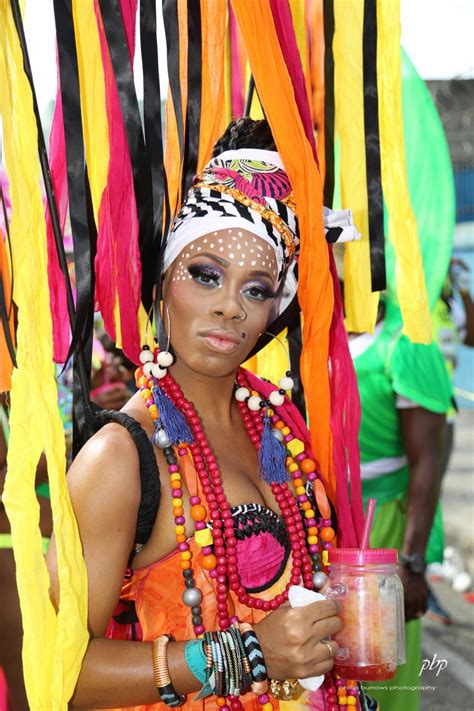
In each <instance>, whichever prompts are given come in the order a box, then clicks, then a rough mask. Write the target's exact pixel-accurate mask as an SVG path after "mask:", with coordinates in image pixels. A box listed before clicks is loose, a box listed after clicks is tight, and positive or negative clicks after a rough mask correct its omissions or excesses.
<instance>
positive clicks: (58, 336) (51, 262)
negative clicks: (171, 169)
mask: <svg viewBox="0 0 474 711" xmlns="http://www.w3.org/2000/svg"><path fill="white" fill-rule="evenodd" d="M49 160H50V169H51V178H52V181H53V187H54V194H55V196H56V204H57V207H58V212H59V221H60V226H61V234H63V235H64V226H65V223H66V214H67V207H68V201H69V196H68V189H67V171H66V146H65V139H64V125H63V107H62V102H61V92H60V87H59V74H58V91H57V95H56V106H55V109H54V116H53V123H52V126H51V133H50V137H49ZM45 209H46V244H47V253H48V282H49V295H50V296H49V304H50V309H51V316H52V320H53V358H54V360H55V362H56V363H64V362H65V361H66V358H67V354H68V351H69V342H70V337H71V331H70V327H69V317H68V311H67V297H66V281H65V279H64V275H63V272H62V270H61V267H60V266H59V258H58V253H57V250H56V242H55V239H54V233H53V225H52V222H51V215H50V211H49V207H48V205H47V204H46V208H45Z"/></svg>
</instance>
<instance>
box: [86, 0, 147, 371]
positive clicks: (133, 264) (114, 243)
mask: <svg viewBox="0 0 474 711" xmlns="http://www.w3.org/2000/svg"><path fill="white" fill-rule="evenodd" d="M94 9H95V13H96V17H97V25H98V29H99V37H100V45H101V53H102V62H103V65H104V74H105V90H106V109H107V117H108V123H109V146H110V159H109V166H108V175H107V185H106V188H105V190H104V193H103V195H102V200H101V205H100V208H99V227H98V235H97V256H96V260H95V270H96V299H97V303H98V306H99V309H100V311H101V313H102V316H103V319H104V326H105V329H106V331H107V333H108V334H109V335H110V337H111V338H112V339H113V340H116V330H115V318H114V309H115V299H116V295H117V296H118V304H119V314H120V326H121V335H122V348H123V351H124V353H125V354H126V355H127V357H128V358H130V360H132V361H134V362H135V363H138V355H139V352H140V338H139V333H138V324H137V318H136V315H137V313H138V309H139V305H140V290H141V262H140V251H139V246H138V231H139V225H138V216H137V206H136V201H135V194H134V189H133V172H132V166H131V161H130V152H129V149H128V143H127V136H126V132H125V127H124V122H123V117H122V111H121V107H120V100H119V95H118V91H117V85H116V81H115V75H114V72H113V69H112V62H111V59H110V55H109V50H108V45H107V40H106V37H105V32H104V28H103V25H102V18H101V15H100V9H99V6H98V2H97V0H96V1H95V3H94ZM121 11H122V17H123V20H124V27H125V33H126V37H127V44H128V50H129V55H130V62H131V63H132V62H133V55H134V52H135V17H136V11H137V0H121Z"/></svg>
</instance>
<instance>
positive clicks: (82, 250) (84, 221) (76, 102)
mask: <svg viewBox="0 0 474 711" xmlns="http://www.w3.org/2000/svg"><path fill="white" fill-rule="evenodd" d="M54 15H55V20H56V31H57V42H58V58H59V76H60V84H61V99H62V105H63V120H64V136H65V143H66V163H67V182H68V193H69V215H70V218H71V230H72V238H73V243H74V262H75V271H76V324H75V332H74V333H73V338H72V344H71V349H75V348H76V345H77V346H79V344H80V346H81V347H82V349H83V350H82V352H83V355H84V359H85V366H86V374H87V391H89V389H90V372H91V358H92V331H93V323H94V272H93V269H92V268H91V267H92V264H93V262H94V256H95V254H94V251H95V249H94V250H92V249H91V237H90V229H89V228H90V224H89V218H88V197H87V196H86V174H85V162H84V139H83V133H82V115H81V103H80V89H79V70H78V64H77V54H76V41H75V34H74V22H73V17H72V6H71V0H54ZM90 434H91V432H90V430H89V427H88V425H87V423H86V417H85V412H84V400H83V393H82V392H81V374H80V373H79V372H78V366H77V359H76V358H74V360H73V442H74V444H73V456H74V455H75V454H77V452H78V451H79V449H80V447H81V446H82V445H83V444H84V442H85V441H86V440H87V439H88V438H89V436H90Z"/></svg>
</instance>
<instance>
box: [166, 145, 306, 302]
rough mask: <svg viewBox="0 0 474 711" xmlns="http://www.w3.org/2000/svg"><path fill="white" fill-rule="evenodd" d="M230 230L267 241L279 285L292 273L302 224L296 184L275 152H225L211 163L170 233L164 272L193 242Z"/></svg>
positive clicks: (203, 172)
mask: <svg viewBox="0 0 474 711" xmlns="http://www.w3.org/2000/svg"><path fill="white" fill-rule="evenodd" d="M226 228H240V229H244V230H248V231H249V232H251V233H252V234H255V235H257V236H258V237H261V238H262V239H263V240H265V242H267V243H268V244H269V245H270V246H271V247H272V248H273V249H274V251H275V255H276V260H277V265H278V280H279V281H282V280H283V279H284V278H285V276H286V275H287V274H288V272H289V271H291V272H292V271H293V269H290V266H291V265H292V264H293V265H294V260H295V256H296V255H297V250H298V245H299V238H298V220H297V217H296V214H295V208H294V202H293V196H292V193H291V185H290V182H289V180H288V176H287V174H286V172H285V170H284V168H283V165H282V163H281V159H280V156H279V155H278V153H277V152H276V151H266V150H259V149H240V150H234V151H225V152H224V153H221V154H220V155H219V156H217V157H216V158H213V159H212V160H211V161H210V162H209V163H208V165H207V166H206V168H204V170H203V171H202V173H200V174H199V175H197V176H196V177H195V179H194V185H193V187H192V188H191V190H190V191H189V193H188V196H187V198H186V201H185V203H184V204H183V206H182V208H181V210H180V212H179V213H178V215H177V217H176V220H175V222H174V224H173V227H172V229H171V231H170V233H169V235H168V243H167V247H166V252H165V257H164V270H165V271H166V270H167V269H168V267H169V266H170V265H171V264H172V263H173V262H174V260H175V259H176V257H177V256H178V254H180V252H181V251H182V250H183V249H184V248H185V247H186V246H187V245H188V244H190V243H191V242H193V241H194V240H196V239H198V238H199V237H203V236H204V235H206V234H210V233H212V232H214V231H217V230H222V229H226ZM290 281H292V280H291V279H290ZM294 289H296V284H295V285H294ZM291 291H293V289H291Z"/></svg>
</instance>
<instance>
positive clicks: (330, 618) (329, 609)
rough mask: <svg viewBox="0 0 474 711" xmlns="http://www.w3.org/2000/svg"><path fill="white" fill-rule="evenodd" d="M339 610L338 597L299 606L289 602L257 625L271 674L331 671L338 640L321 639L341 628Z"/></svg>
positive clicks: (279, 676)
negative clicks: (292, 605)
mask: <svg viewBox="0 0 474 711" xmlns="http://www.w3.org/2000/svg"><path fill="white" fill-rule="evenodd" d="M338 612H339V604H338V603H337V602H336V601H335V600H318V601H316V602H313V603H311V604H310V605H305V606H304V607H296V608H292V607H290V605H289V604H286V605H282V607H280V608H279V609H278V610H275V612H272V613H271V614H270V615H268V616H267V617H265V619H264V620H262V621H261V622H259V623H258V624H256V625H254V628H255V632H256V634H257V637H258V639H259V642H260V646H261V648H262V652H263V656H264V657H265V664H266V667H267V672H268V676H269V678H271V679H306V678H308V677H311V676H319V675H320V674H326V672H328V671H330V670H331V669H332V666H333V664H334V657H335V655H336V653H337V650H338V644H337V642H335V641H334V640H327V641H325V642H321V640H325V638H326V637H328V636H329V635H332V634H334V633H335V632H338V631H339V630H340V629H341V620H340V619H339V617H338ZM328 645H330V647H331V649H332V655H330V653H329V647H328Z"/></svg>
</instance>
